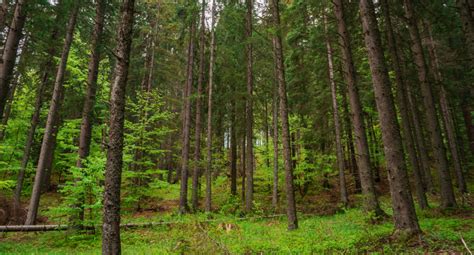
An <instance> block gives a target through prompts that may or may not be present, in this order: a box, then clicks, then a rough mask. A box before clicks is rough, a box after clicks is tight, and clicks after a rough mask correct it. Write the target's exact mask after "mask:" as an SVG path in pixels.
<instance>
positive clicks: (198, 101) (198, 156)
mask: <svg viewBox="0 0 474 255" xmlns="http://www.w3.org/2000/svg"><path fill="white" fill-rule="evenodd" d="M205 32H206V0H203V1H202V6H201V30H200V34H199V74H198V89H197V97H196V134H195V140H196V141H195V146H196V148H195V149H194V169H193V191H192V192H193V193H192V197H191V204H192V208H193V210H194V211H196V210H197V209H198V206H199V196H198V195H199V175H200V169H201V167H200V166H201V164H200V161H201V133H202V131H201V129H202V128H201V121H202V116H201V115H202V114H201V111H202V106H201V105H202V103H201V98H202V94H203V93H202V84H203V82H204V63H205V59H204V58H205V54H204V53H205V52H204V50H205V47H204V46H205V39H206V35H205Z"/></svg>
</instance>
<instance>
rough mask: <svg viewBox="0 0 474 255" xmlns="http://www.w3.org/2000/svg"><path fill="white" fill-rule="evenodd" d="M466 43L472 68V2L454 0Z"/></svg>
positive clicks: (473, 22)
mask: <svg viewBox="0 0 474 255" xmlns="http://www.w3.org/2000/svg"><path fill="white" fill-rule="evenodd" d="M456 6H457V8H458V12H459V16H461V23H462V28H463V30H464V34H465V37H466V44H467V48H468V51H469V54H470V55H471V68H474V16H473V15H474V12H473V10H474V2H473V1H472V0H456Z"/></svg>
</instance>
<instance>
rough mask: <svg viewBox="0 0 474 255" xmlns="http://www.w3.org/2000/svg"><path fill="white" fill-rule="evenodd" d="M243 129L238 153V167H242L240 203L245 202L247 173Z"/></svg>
mask: <svg viewBox="0 0 474 255" xmlns="http://www.w3.org/2000/svg"><path fill="white" fill-rule="evenodd" d="M245 155H246V153H245V128H244V133H243V136H242V149H241V152H240V165H241V167H242V171H241V172H240V175H241V177H242V183H241V185H242V186H241V192H242V194H241V195H242V197H241V200H242V201H245V173H246V172H247V170H246V169H245V162H246V158H245Z"/></svg>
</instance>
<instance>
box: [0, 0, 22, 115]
mask: <svg viewBox="0 0 474 255" xmlns="http://www.w3.org/2000/svg"><path fill="white" fill-rule="evenodd" d="M27 5H28V0H17V1H16V5H15V11H14V13H13V18H12V21H11V24H10V29H9V30H8V35H7V39H6V41H5V45H4V49H3V55H2V62H1V63H0V120H1V119H2V118H3V111H4V110H5V105H6V103H7V99H8V94H9V91H10V83H11V81H12V79H13V69H14V67H15V60H16V55H17V51H18V45H19V43H20V39H21V37H22V32H23V27H24V25H25V20H26V9H27V8H28V6H27Z"/></svg>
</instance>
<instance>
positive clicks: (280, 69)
mask: <svg viewBox="0 0 474 255" xmlns="http://www.w3.org/2000/svg"><path fill="white" fill-rule="evenodd" d="M279 8H280V7H279V0H272V1H271V11H272V19H273V24H274V26H275V28H276V31H278V32H277V33H276V34H275V35H274V36H273V43H274V45H275V62H276V67H277V77H278V94H279V98H280V118H281V126H282V128H281V131H282V133H281V137H282V143H283V160H284V162H285V183H286V200H287V205H286V214H287V216H288V229H289V230H293V229H297V228H298V219H297V217H296V201H295V189H294V184H293V166H292V164H291V148H290V123H289V120H288V103H287V95H286V82H285V66H284V64H283V44H282V39H281V34H280V33H281V31H280V11H279Z"/></svg>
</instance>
